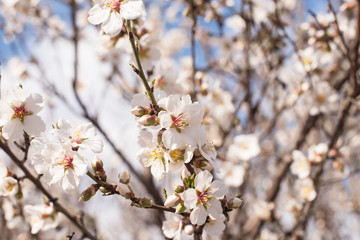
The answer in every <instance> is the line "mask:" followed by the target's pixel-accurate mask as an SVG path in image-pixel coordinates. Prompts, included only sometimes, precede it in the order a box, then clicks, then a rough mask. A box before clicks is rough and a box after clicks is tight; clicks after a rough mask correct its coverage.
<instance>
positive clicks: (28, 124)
mask: <svg viewBox="0 0 360 240" xmlns="http://www.w3.org/2000/svg"><path fill="white" fill-rule="evenodd" d="M43 105H44V102H43V99H42V96H41V95H40V94H37V93H32V94H30V95H29V96H28V97H26V96H25V92H24V90H23V89H22V88H20V87H14V88H11V89H9V90H8V91H7V92H6V94H5V96H4V98H3V99H1V100H0V126H2V135H3V137H4V138H5V139H13V140H17V139H20V138H22V136H23V133H24V132H26V133H27V134H28V135H29V136H39V135H40V133H41V132H43V131H44V130H45V124H44V122H43V120H42V119H41V118H40V117H39V116H38V115H36V114H37V113H38V112H39V111H40V110H41V109H42V108H43Z"/></svg>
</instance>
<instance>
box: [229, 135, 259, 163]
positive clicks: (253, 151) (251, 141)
mask: <svg viewBox="0 0 360 240" xmlns="http://www.w3.org/2000/svg"><path fill="white" fill-rule="evenodd" d="M259 154H260V147H259V142H258V138H257V136H256V135H254V134H250V135H238V136H236V137H235V138H234V143H233V144H232V145H230V147H229V150H228V157H229V158H230V159H233V160H242V161H249V160H250V159H251V158H253V157H256V156H257V155H259Z"/></svg>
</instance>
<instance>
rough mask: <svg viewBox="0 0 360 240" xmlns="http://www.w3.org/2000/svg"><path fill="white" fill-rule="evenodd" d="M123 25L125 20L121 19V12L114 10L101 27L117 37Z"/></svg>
mask: <svg viewBox="0 0 360 240" xmlns="http://www.w3.org/2000/svg"><path fill="white" fill-rule="evenodd" d="M122 26H123V20H122V19H121V16H120V14H119V13H117V12H112V13H110V16H109V18H108V19H107V20H106V21H104V22H103V24H102V25H101V29H102V30H103V31H104V32H105V33H106V34H109V35H110V36H111V37H115V36H116V35H118V34H119V33H120V32H121V28H122Z"/></svg>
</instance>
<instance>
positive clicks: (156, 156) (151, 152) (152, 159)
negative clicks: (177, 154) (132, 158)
mask: <svg viewBox="0 0 360 240" xmlns="http://www.w3.org/2000/svg"><path fill="white" fill-rule="evenodd" d="M138 139H139V144H140V146H141V147H142V148H141V150H140V151H139V152H138V153H137V155H136V159H137V160H138V161H139V162H141V164H142V165H143V166H144V167H151V174H152V175H153V176H154V178H155V179H156V181H161V180H162V179H163V178H164V176H165V172H167V171H168V168H169V159H168V158H167V156H168V155H167V154H165V150H164V149H163V148H162V147H161V146H159V145H158V142H157V139H156V137H155V136H153V134H152V133H150V132H147V131H142V132H140V134H139V138H138Z"/></svg>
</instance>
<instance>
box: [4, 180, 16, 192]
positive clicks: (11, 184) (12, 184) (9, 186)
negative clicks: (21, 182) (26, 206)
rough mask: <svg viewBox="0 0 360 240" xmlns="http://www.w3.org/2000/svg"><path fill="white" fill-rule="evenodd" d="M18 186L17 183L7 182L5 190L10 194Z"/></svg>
mask: <svg viewBox="0 0 360 240" xmlns="http://www.w3.org/2000/svg"><path fill="white" fill-rule="evenodd" d="M15 186H16V183H15V182H9V181H7V182H5V189H6V190H8V191H9V192H11V191H12V190H13V189H14V187H15Z"/></svg>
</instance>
